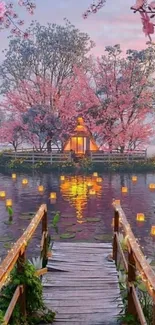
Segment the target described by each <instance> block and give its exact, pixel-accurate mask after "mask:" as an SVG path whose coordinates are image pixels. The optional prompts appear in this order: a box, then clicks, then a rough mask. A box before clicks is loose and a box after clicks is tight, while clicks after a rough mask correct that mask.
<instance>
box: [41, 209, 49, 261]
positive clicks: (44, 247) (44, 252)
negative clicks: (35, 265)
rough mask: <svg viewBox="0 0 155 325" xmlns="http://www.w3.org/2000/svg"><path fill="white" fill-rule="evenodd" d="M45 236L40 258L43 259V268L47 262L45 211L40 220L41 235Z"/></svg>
mask: <svg viewBox="0 0 155 325" xmlns="http://www.w3.org/2000/svg"><path fill="white" fill-rule="evenodd" d="M43 234H45V236H44V243H43V252H42V257H43V267H44V266H45V265H46V261H47V250H48V247H47V245H48V236H47V235H48V227H47V209H46V210H45V211H44V215H43V218H42V235H43Z"/></svg>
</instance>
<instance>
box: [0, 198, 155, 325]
mask: <svg viewBox="0 0 155 325" xmlns="http://www.w3.org/2000/svg"><path fill="white" fill-rule="evenodd" d="M113 206H114V238H113V252H112V245H111V244H110V243H109V244H107V243H78V242H77V243H73V242H71V243H68V242H66V243H63V242H55V243H54V245H53V251H52V257H51V258H49V259H48V263H47V268H44V269H41V270H39V271H37V273H38V275H41V274H44V276H43V289H44V290H43V292H44V300H45V303H46V305H47V306H48V307H50V308H52V310H53V311H56V312H57V314H56V319H55V321H54V324H55V325H56V324H58V325H61V324H64V325H65V324H66V325H68V324H70V325H73V324H75V325H78V324H81V325H84V324H85V325H88V324H90V325H91V324H92V325H93V324H94V325H97V324H103V325H108V324H116V316H118V313H119V311H120V307H119V306H118V305H119V303H120V302H121V298H120V291H119V286H118V277H117V272H116V268H117V266H118V264H119V261H120V259H121V261H122V263H123V265H124V269H125V270H126V274H127V277H126V284H127V287H128V297H127V311H128V312H129V313H130V314H132V315H137V316H138V318H139V321H140V324H141V325H147V321H146V319H145V316H144V314H143V311H142V308H141V305H140V301H139V297H138V295H137V291H136V287H135V280H136V276H137V274H139V276H140V277H141V279H142V281H143V282H144V283H145V286H146V289H147V292H148V293H149V295H150V297H151V298H152V312H153V321H152V325H155V274H154V272H153V270H152V268H151V266H150V265H149V264H148V262H147V260H146V258H145V256H144V255H143V253H142V251H141V249H140V247H139V245H138V243H137V240H136V238H135V237H134V234H133V232H132V230H131V228H130V224H129V223H128V221H127V218H126V216H125V214H124V212H123V210H122V208H121V206H120V204H119V203H118V202H117V201H114V202H113ZM40 222H42V235H41V244H40V246H41V252H42V255H43V256H44V257H45V258H46V257H47V234H48V225H47V207H46V205H45V204H43V205H41V207H40V209H39V210H38V212H37V213H36V215H35V216H34V218H33V219H32V221H31V223H30V224H29V226H28V227H27V229H26V231H25V232H24V233H23V235H22V236H21V237H20V238H19V240H18V241H17V242H16V243H15V244H14V245H13V246H12V248H11V250H10V251H9V253H8V255H7V256H6V258H5V259H4V261H3V262H2V264H1V265H0V288H2V286H3V285H4V284H5V283H6V281H7V279H8V277H9V274H10V272H11V271H12V269H13V268H14V266H15V265H16V264H17V268H18V272H22V267H21V265H22V264H21V261H22V262H24V261H25V252H26V246H27V243H28V242H29V241H30V239H31V238H32V236H33V234H34V232H35V230H36V228H37V227H38V225H39V223H40ZM120 227H121V229H122V230H123V234H124V237H125V238H126V243H127V251H126V252H124V251H123V249H122V246H121V242H120V236H119V231H120ZM109 254H111V256H112V257H113V261H112V259H110V258H109ZM107 255H108V256H107ZM53 271H54V272H53ZM56 271H57V272H56ZM116 297H117V299H118V301H117V299H113V298H116ZM25 302H26V291H25V287H24V285H20V286H17V288H16V290H15V292H14V295H13V297H10V305H9V307H8V310H7V311H6V314H5V324H8V323H9V319H10V318H11V315H12V312H13V310H14V307H15V305H16V304H17V303H19V305H20V310H21V313H23V315H25V313H26V307H25V306H26V304H25ZM89 304H90V306H91V308H90V307H89ZM105 317H106V319H105ZM114 320H115V322H114Z"/></svg>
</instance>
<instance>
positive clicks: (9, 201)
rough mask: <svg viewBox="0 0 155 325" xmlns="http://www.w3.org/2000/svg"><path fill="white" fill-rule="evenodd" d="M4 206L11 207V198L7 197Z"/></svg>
mask: <svg viewBox="0 0 155 325" xmlns="http://www.w3.org/2000/svg"><path fill="white" fill-rule="evenodd" d="M5 205H6V207H12V200H11V199H7V200H6V202H5Z"/></svg>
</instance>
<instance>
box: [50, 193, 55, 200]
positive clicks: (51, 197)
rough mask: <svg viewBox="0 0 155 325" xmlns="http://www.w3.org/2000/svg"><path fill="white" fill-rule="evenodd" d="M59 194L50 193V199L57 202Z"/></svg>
mask: <svg viewBox="0 0 155 325" xmlns="http://www.w3.org/2000/svg"><path fill="white" fill-rule="evenodd" d="M56 198H57V194H56V193H55V192H51V193H50V199H53V200H56Z"/></svg>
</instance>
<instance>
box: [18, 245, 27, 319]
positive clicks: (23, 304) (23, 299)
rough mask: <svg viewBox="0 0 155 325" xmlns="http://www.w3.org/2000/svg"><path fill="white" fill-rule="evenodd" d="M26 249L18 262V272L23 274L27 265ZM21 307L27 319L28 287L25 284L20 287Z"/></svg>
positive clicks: (19, 301)
mask: <svg viewBox="0 0 155 325" xmlns="http://www.w3.org/2000/svg"><path fill="white" fill-rule="evenodd" d="M25 259H26V258H25V248H24V252H23V253H22V254H21V255H20V256H19V258H18V260H17V272H18V273H20V274H22V273H23V272H24V264H25ZM18 303H19V306H20V312H21V314H22V315H23V317H26V287H25V285H24V284H23V285H22V286H21V287H20V296H19V300H18Z"/></svg>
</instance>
